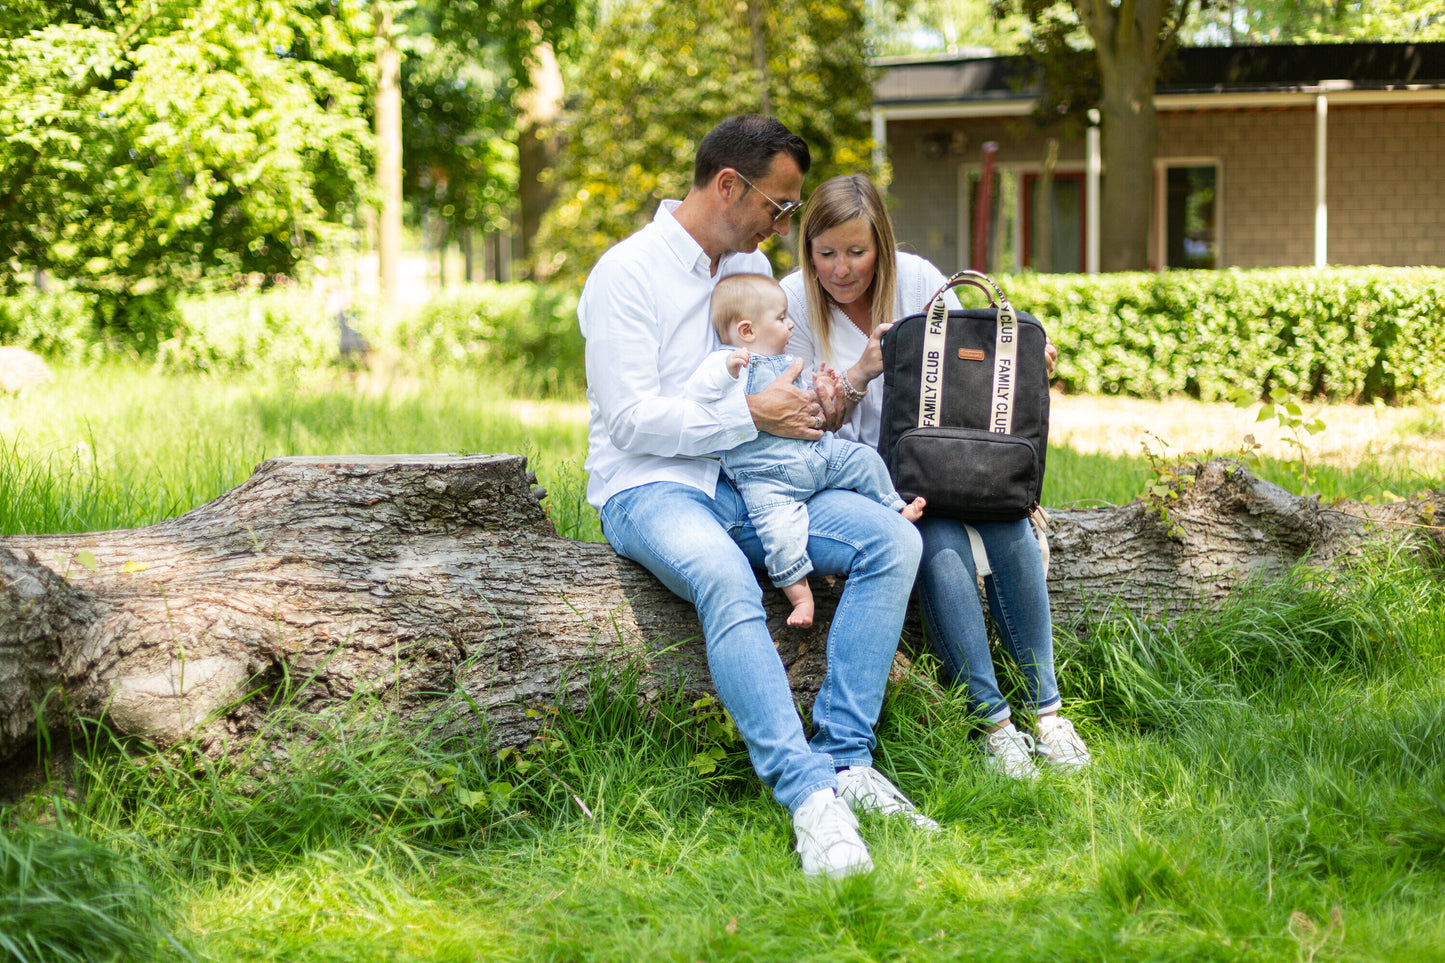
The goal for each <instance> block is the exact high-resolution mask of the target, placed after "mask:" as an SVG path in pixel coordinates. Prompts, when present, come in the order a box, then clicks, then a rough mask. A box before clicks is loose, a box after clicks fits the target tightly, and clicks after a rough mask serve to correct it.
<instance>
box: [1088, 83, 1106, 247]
mask: <svg viewBox="0 0 1445 963" xmlns="http://www.w3.org/2000/svg"><path fill="white" fill-rule="evenodd" d="M1084 147H1085V151H1086V153H1087V155H1088V156H1087V160H1086V163H1087V167H1086V170H1085V174H1084V273H1086V274H1098V273H1099V171H1100V170H1101V169H1102V168H1103V166H1104V164H1103V157H1102V155H1101V153H1100V150H1099V111H1098V110H1097V109H1091V110H1090V111H1089V130H1088V133H1087V134H1086V136H1085V140H1084Z"/></svg>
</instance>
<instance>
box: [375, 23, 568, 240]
mask: <svg viewBox="0 0 1445 963" xmlns="http://www.w3.org/2000/svg"><path fill="white" fill-rule="evenodd" d="M585 18H586V8H585V7H583V6H582V5H581V4H579V3H578V2H577V0H492V2H487V3H478V2H475V0H420V2H418V3H417V4H415V5H414V6H413V7H412V8H411V10H410V11H409V12H408V13H407V15H406V16H405V18H404V19H403V21H402V23H403V25H404V26H405V27H406V31H407V32H406V34H405V35H404V37H403V39H402V41H401V44H402V47H403V50H404V52H405V54H406V58H405V60H404V62H403V65H402V88H403V98H404V101H405V104H406V124H405V144H404V150H403V155H404V158H405V166H406V171H407V176H406V197H407V200H408V201H409V202H410V204H411V205H412V207H413V209H414V210H415V211H416V212H417V214H418V215H419V216H421V217H422V218H423V219H427V220H430V221H431V222H432V224H433V236H434V237H435V239H436V241H437V242H438V244H440V245H445V244H446V243H448V242H450V241H452V240H465V239H467V238H469V237H470V234H471V232H472V231H474V230H483V231H499V232H501V231H505V232H510V230H511V229H512V227H513V222H514V219H515V221H516V222H517V226H518V227H519V228H520V241H521V247H522V251H521V252H520V253H521V256H522V257H523V258H525V257H526V252H527V248H528V245H529V244H530V242H531V238H532V237H533V236H534V235H535V233H536V231H537V226H538V223H539V221H540V219H541V216H542V212H543V210H545V208H546V207H547V205H548V204H549V203H550V193H549V192H548V190H547V189H546V184H545V182H544V173H543V172H544V170H545V169H546V168H547V167H549V166H550V164H551V162H552V156H551V147H552V141H551V137H550V132H549V130H548V126H549V125H550V123H551V122H552V120H553V119H554V115H555V112H556V111H557V109H558V107H557V104H558V102H559V101H560V99H561V96H562V92H561V89H560V73H559V72H558V70H557V63H556V57H557V55H558V53H559V52H563V53H565V52H566V51H567V50H568V49H569V48H570V45H571V43H572V39H573V36H574V34H575V32H576V28H577V25H578V23H579V21H585ZM514 215H515V218H514Z"/></svg>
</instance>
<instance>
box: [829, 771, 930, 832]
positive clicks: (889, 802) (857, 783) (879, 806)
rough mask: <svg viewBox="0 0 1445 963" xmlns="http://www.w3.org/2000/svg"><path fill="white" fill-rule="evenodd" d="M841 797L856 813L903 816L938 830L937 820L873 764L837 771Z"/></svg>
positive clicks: (916, 824)
mask: <svg viewBox="0 0 1445 963" xmlns="http://www.w3.org/2000/svg"><path fill="white" fill-rule="evenodd" d="M838 798H839V799H841V800H843V802H845V803H847V804H848V808H849V809H851V810H853V812H855V813H878V814H879V815H882V816H902V817H903V818H904V819H907V820H908V821H909V822H911V823H913V825H915V826H917V827H918V828H919V829H922V830H924V831H926V832H930V833H936V832H938V823H936V822H934V821H933V820H931V819H929V818H928V817H927V816H925V815H923V813H921V812H919V811H918V807H917V806H915V805H913V803H911V802H909V801H908V797H907V796H905V795H903V793H901V792H899V790H898V787H897V786H895V785H893V783H891V782H889V781H888V778H887V777H886V776H884V775H883V773H881V772H879V771H878V770H877V769H874V768H873V767H872V766H849V767H848V768H847V769H840V770H838Z"/></svg>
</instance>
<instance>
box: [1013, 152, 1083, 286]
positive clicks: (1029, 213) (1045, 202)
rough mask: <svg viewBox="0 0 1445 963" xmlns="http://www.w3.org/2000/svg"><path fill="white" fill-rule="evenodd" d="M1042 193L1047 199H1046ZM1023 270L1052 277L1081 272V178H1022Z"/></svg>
mask: <svg viewBox="0 0 1445 963" xmlns="http://www.w3.org/2000/svg"><path fill="white" fill-rule="evenodd" d="M1045 194H1047V195H1048V196H1047V197H1045ZM1023 196H1024V217H1023V224H1024V244H1023V252H1024V267H1026V268H1029V269H1031V270H1034V271H1042V272H1045V273H1050V272H1052V273H1054V274H1077V273H1078V272H1080V271H1082V270H1083V269H1084V175H1083V173H1082V172H1079V171H1072V172H1070V171H1063V172H1056V173H1055V174H1054V176H1053V178H1052V179H1051V180H1046V179H1045V178H1044V177H1043V175H1042V174H1037V173H1030V174H1025V175H1024V195H1023Z"/></svg>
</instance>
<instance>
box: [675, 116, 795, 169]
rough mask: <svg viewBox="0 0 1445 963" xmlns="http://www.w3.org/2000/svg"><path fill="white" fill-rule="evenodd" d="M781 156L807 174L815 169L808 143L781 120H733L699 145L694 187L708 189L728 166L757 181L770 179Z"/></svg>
mask: <svg viewBox="0 0 1445 963" xmlns="http://www.w3.org/2000/svg"><path fill="white" fill-rule="evenodd" d="M781 153H787V154H788V156H789V157H791V158H793V161H794V162H795V163H796V164H797V165H798V170H799V171H801V172H802V173H804V174H806V173H808V168H809V167H810V166H812V163H813V158H812V155H811V154H810V153H808V145H807V142H805V141H804V140H803V138H801V137H799V136H798V135H797V134H795V133H793V132H792V131H790V130H788V128H786V127H784V126H783V124H782V122H781V121H779V120H776V119H774V118H772V117H764V116H763V115H762V114H740V115H738V116H736V117H729V118H728V119H727V120H725V121H723V122H722V123H720V124H718V125H717V126H716V127H714V128H713V129H712V130H710V131H708V132H707V134H706V135H705V136H704V137H703V139H702V142H701V143H699V144H698V145H697V156H696V158H695V159H694V161H693V167H692V183H693V186H694V187H704V186H706V185H707V183H708V182H709V181H711V180H712V179H713V178H714V177H716V176H717V172H718V171H720V170H722V169H723V168H724V167H731V168H732V169H733V170H735V171H737V172H738V173H740V174H742V175H743V176H744V177H746V178H749V179H751V180H757V179H759V178H762V177H765V176H767V174H768V172H769V170H770V168H771V167H772V164H773V158H774V157H775V156H777V155H778V154H781Z"/></svg>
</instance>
